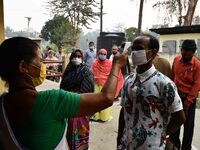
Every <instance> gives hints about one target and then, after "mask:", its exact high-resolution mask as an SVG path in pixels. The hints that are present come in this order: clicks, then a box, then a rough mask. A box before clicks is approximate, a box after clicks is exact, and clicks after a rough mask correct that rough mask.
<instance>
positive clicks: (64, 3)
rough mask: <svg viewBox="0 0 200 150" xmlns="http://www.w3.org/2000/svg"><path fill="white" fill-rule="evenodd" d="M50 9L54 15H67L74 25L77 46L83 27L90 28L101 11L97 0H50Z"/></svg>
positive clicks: (73, 43)
mask: <svg viewBox="0 0 200 150" xmlns="http://www.w3.org/2000/svg"><path fill="white" fill-rule="evenodd" d="M48 4H49V7H48V8H49V9H50V10H51V13H52V14H54V15H61V16H65V17H66V18H67V19H68V20H69V22H70V23H71V26H72V34H71V35H72V36H71V39H72V45H73V46H77V41H78V38H79V34H80V31H81V27H86V28H88V29H90V27H89V25H90V23H91V22H95V21H96V20H97V17H98V16H99V13H97V12H95V11H94V10H95V8H97V4H98V3H97V2H96V0H50V1H49V2H48Z"/></svg>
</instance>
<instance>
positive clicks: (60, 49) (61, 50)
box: [55, 46, 68, 72]
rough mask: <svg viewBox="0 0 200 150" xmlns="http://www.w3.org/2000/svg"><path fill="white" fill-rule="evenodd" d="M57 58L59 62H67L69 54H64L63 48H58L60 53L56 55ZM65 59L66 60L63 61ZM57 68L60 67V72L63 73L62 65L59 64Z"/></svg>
mask: <svg viewBox="0 0 200 150" xmlns="http://www.w3.org/2000/svg"><path fill="white" fill-rule="evenodd" d="M55 57H56V58H57V59H58V61H67V54H64V52H63V47H62V46H59V47H58V51H57V52H56V53H55ZM63 57H65V58H64V59H63ZM67 64H68V62H67ZM57 67H58V72H62V64H61V63H59V64H58V66H57Z"/></svg>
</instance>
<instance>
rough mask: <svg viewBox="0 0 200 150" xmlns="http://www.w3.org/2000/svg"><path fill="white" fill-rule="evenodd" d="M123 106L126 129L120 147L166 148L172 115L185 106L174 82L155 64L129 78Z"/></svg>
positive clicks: (124, 90)
mask: <svg viewBox="0 0 200 150" xmlns="http://www.w3.org/2000/svg"><path fill="white" fill-rule="evenodd" d="M121 105H122V107H123V108H124V120H125V128H124V131H123V137H122V139H121V142H120V145H119V146H118V148H117V149H118V150H136V149H137V150H140V149H141V150H161V149H164V148H165V142H166V128H167V125H168V122H169V118H170V114H171V113H174V112H177V111H179V110H181V109H182V103H181V99H180V97H179V95H178V92H177V89H176V86H175V84H174V83H173V82H172V81H171V80H170V79H169V78H168V77H166V76H165V75H163V74H162V73H160V72H158V71H157V70H156V69H155V67H154V66H152V67H151V68H150V69H149V70H147V71H146V72H144V73H142V74H132V75H130V76H128V77H127V79H126V81H125V83H124V86H123V90H122V102H121Z"/></svg>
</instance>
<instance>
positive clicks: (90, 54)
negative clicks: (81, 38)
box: [84, 41, 97, 68]
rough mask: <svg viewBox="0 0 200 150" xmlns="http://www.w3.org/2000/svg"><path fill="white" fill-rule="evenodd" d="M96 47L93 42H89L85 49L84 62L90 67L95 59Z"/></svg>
mask: <svg viewBox="0 0 200 150" xmlns="http://www.w3.org/2000/svg"><path fill="white" fill-rule="evenodd" d="M96 55H97V54H96V49H95V45H94V42H92V41H91V42H89V48H88V49H87V50H86V52H85V54H84V62H85V63H86V65H87V66H88V67H89V68H91V65H92V63H93V61H94V60H95V59H96Z"/></svg>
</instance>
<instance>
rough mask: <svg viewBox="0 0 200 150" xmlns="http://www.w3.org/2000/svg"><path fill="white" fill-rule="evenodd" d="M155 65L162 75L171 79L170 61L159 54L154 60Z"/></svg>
mask: <svg viewBox="0 0 200 150" xmlns="http://www.w3.org/2000/svg"><path fill="white" fill-rule="evenodd" d="M152 63H153V65H154V66H155V68H156V69H157V70H158V71H160V72H161V73H162V74H164V75H166V76H167V77H168V78H170V79H171V76H172V68H171V65H170V63H169V61H168V60H167V59H165V58H163V57H160V56H159V55H158V54H157V55H156V56H155V58H154V59H153V62H152Z"/></svg>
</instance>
